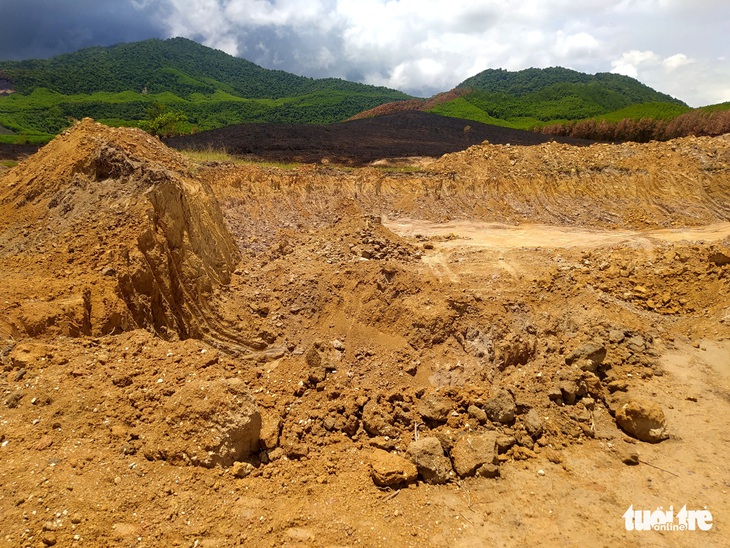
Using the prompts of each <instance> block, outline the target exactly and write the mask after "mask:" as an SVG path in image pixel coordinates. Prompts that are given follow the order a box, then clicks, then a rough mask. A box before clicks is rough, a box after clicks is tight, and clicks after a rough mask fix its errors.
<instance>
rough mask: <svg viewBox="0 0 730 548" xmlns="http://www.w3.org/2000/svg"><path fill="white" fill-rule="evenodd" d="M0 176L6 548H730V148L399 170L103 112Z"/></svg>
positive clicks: (492, 148) (553, 150)
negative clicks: (293, 160) (655, 424)
mask: <svg viewBox="0 0 730 548" xmlns="http://www.w3.org/2000/svg"><path fill="white" fill-rule="evenodd" d="M398 152H400V151H398ZM392 156H401V154H392V155H385V156H383V157H381V159H387V158H389V157H392ZM0 177H2V178H1V179H0V279H1V280H2V283H0V303H2V315H0V345H1V346H0V357H1V358H2V370H3V372H2V375H1V376H0V486H2V488H1V489H0V542H2V543H3V545H6V546H53V545H57V546H118V545H125V546H126V545H129V546H208V547H213V546H220V547H223V546H235V545H246V546H248V545H253V546H282V545H283V546H355V545H361V546H393V545H400V546H443V545H447V544H448V545H453V546H464V547H467V546H468V547H472V546H494V545H497V546H518V545H542V546H585V545H590V546H615V545H621V546H644V545H653V546H696V545H702V546H718V547H719V546H724V545H726V544H727V540H726V539H727V537H728V531H729V529H728V527H729V526H728V523H730V507H728V503H727V501H728V490H729V489H730V472H729V471H728V469H727V466H726V465H725V461H726V458H725V456H726V455H727V454H728V451H730V426H728V422H727V421H726V420H724V417H726V416H727V415H728V413H729V412H730V297H729V296H728V295H729V291H730V139H728V137H727V136H725V137H719V138H700V139H696V138H687V139H680V140H676V141H671V142H668V143H650V144H647V145H631V144H625V145H592V146H589V147H574V146H569V145H567V144H559V143H543V144H538V145H534V146H515V145H514V144H512V143H510V146H507V145H506V144H505V145H497V144H479V145H475V146H472V147H470V148H468V149H466V150H464V151H462V152H457V153H455V154H448V155H446V156H443V157H441V158H433V159H431V161H430V162H428V163H427V164H420V167H417V166H416V167H414V168H413V169H412V170H409V171H402V172H401V171H387V170H382V169H378V168H375V167H363V168H358V169H342V168H335V167H331V166H327V165H301V166H298V167H295V168H292V169H284V168H274V167H261V166H255V165H232V164H230V165H229V164H222V165H213V166H204V165H196V164H193V163H190V162H188V161H187V160H185V158H184V157H182V156H180V155H179V154H178V153H176V152H175V151H173V150H171V149H168V148H167V147H166V146H165V145H163V144H162V143H161V142H160V141H158V140H156V139H153V138H151V137H149V136H148V135H146V134H145V133H143V132H141V131H137V130H130V129H110V128H106V127H104V126H101V125H98V124H95V123H94V122H92V121H90V120H84V121H83V122H81V123H79V124H78V125H76V126H75V127H74V128H72V129H71V130H69V131H68V132H67V133H65V134H64V135H62V136H59V137H58V138H57V139H56V140H54V141H53V142H52V143H50V144H49V145H47V146H46V147H44V148H43V149H42V150H41V151H39V153H38V154H36V155H34V156H32V157H30V158H28V159H27V160H25V161H23V162H21V163H20V164H19V165H18V166H16V167H14V168H12V169H9V170H7V171H6V172H5V173H4V174H1V175H0ZM586 348H590V349H592V350H590V351H586V350H585V349H586ZM581 349H583V350H581ZM581 352H584V354H581ZM588 354H590V355H591V356H593V357H592V358H591V357H587V356H588ZM596 356H599V357H596ZM629 401H634V402H644V403H646V404H647V405H649V404H656V405H657V406H658V408H659V409H660V411H661V412H662V413H663V415H664V417H665V423H666V424H665V425H664V426H665V427H666V428H665V429H664V430H661V432H660V434H662V435H661V436H660V438H663V439H662V441H659V442H658V443H649V442H646V441H641V440H640V439H638V437H641V435H639V434H637V433H636V432H634V433H631V432H627V431H626V430H624V429H622V428H621V427H619V426H618V423H617V419H616V417H617V416H620V414H621V412H622V409H625V405H626V404H627V403H628V402H629ZM647 420H648V419H647ZM624 428H625V427H624ZM424 438H436V439H437V440H438V444H437V446H440V447H441V449H442V451H443V455H441V457H442V459H443V462H445V463H446V466H447V467H448V468H449V469H450V468H451V466H452V464H453V465H454V469H453V470H450V471H449V474H448V475H446V476H445V477H444V478H443V481H444V483H439V484H433V483H428V482H427V481H426V480H427V476H426V475H425V472H424V470H423V466H424V463H423V461H421V460H418V459H416V462H415V463H414V464H417V465H419V466H421V469H420V470H418V477H417V478H416V479H414V478H413V477H412V476H410V475H409V472H408V466H412V465H411V464H409V463H407V462H406V461H407V460H408V459H409V458H410V459H413V457H412V456H409V455H411V454H410V453H409V452H408V449H409V446H410V444H411V443H412V442H413V441H415V440H416V439H424ZM477 439H479V440H482V443H483V440H485V439H489V440H492V443H493V447H487V449H486V450H485V451H484V454H486V453H489V455H488V458H487V459H486V460H483V461H479V464H480V465H482V462H483V465H482V467H481V468H475V469H471V470H470V471H468V472H464V471H463V469H462V468H463V462H461V461H459V459H460V455H461V454H462V453H463V452H464V451H465V447H466V450H467V452H468V447H467V446H468V445H469V444H471V443H472V441H473V440H477ZM495 440H496V441H495ZM475 443H476V442H475ZM492 450H493V454H492V453H490V451H492ZM484 454H482V453H480V454H472V455H469V457H470V458H473V459H477V460H478V459H479V458H486V457H484ZM404 459H405V460H404ZM625 462H627V463H631V464H625ZM403 463H405V465H404V464H403ZM381 465H384V466H390V467H392V468H394V470H391V472H393V474H394V475H391V476H390V477H391V478H392V477H397V475H398V474H399V473H400V474H403V477H406V476H408V480H407V481H404V482H401V483H397V481H395V480H394V481H392V482H391V481H387V482H386V483H390V484H389V485H386V486H383V485H377V484H376V481H378V482H380V483H383V482H382V481H381V480H382V477H381V476H380V475H379V470H380V468H379V467H380V466H381ZM406 465H408V466H406ZM458 470H462V472H463V473H457V471H458ZM495 475H496V477H481V476H495ZM684 505H686V507H687V509H690V510H699V509H707V510H709V511H710V512H711V513H712V517H713V522H712V528H711V529H710V530H709V531H699V530H698V531H627V530H626V527H625V521H624V518H623V517H622V516H623V514H624V513H625V512H626V511H627V509H628V508H629V507H630V506H633V508H634V509H636V510H652V511H653V510H656V509H657V508H658V507H663V508H665V509H668V508H669V507H670V506H672V507H673V508H674V510H675V513H676V512H679V510H680V509H681V508H682V506H684Z"/></svg>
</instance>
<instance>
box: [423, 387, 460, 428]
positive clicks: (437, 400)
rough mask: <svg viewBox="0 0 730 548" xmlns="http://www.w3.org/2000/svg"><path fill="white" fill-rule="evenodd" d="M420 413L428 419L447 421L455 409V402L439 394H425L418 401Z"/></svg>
mask: <svg viewBox="0 0 730 548" xmlns="http://www.w3.org/2000/svg"><path fill="white" fill-rule="evenodd" d="M417 409H418V413H419V414H420V415H421V417H423V418H424V419H425V420H427V421H433V422H446V421H447V420H448V419H449V415H451V412H452V411H453V410H454V403H453V402H452V401H451V400H450V399H448V398H445V397H443V396H440V395H438V394H433V393H431V394H425V395H424V396H423V397H422V398H421V399H420V400H419V402H418V406H417Z"/></svg>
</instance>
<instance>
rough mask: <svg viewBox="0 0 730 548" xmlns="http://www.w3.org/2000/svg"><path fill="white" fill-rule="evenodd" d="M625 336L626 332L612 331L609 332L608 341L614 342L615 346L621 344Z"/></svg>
mask: <svg viewBox="0 0 730 548" xmlns="http://www.w3.org/2000/svg"><path fill="white" fill-rule="evenodd" d="M624 338H625V335H624V332H623V331H622V330H620V329H612V330H611V331H609V332H608V340H609V342H612V343H613V344H619V343H622V342H623V341H624Z"/></svg>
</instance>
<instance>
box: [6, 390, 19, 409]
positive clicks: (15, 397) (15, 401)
mask: <svg viewBox="0 0 730 548" xmlns="http://www.w3.org/2000/svg"><path fill="white" fill-rule="evenodd" d="M22 399H23V393H22V392H20V391H18V392H13V393H12V394H10V395H9V396H8V397H7V399H6V400H5V405H6V406H7V407H8V409H15V408H16V407H18V405H19V404H20V400H22Z"/></svg>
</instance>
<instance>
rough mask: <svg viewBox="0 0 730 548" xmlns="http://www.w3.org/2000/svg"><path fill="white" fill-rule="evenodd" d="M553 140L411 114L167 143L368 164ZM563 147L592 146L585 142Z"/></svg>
mask: <svg viewBox="0 0 730 548" xmlns="http://www.w3.org/2000/svg"><path fill="white" fill-rule="evenodd" d="M549 140H551V138H550V137H548V136H545V135H540V134H537V133H533V132H530V131H521V130H516V129H509V128H503V127H499V126H492V125H489V124H482V123H479V122H474V121H473V120H460V119H458V118H450V117H446V116H439V115H437V114H430V113H427V112H420V111H406V112H398V113H395V114H389V115H384V116H377V117H374V118H364V119H360V120H353V121H348V122H342V123H339V124H332V125H327V126H315V125H292V124H243V125H235V126H228V127H225V128H221V129H216V130H212V131H203V132H200V133H197V134H195V135H183V136H181V137H174V138H172V139H169V140H167V141H166V142H167V144H168V145H169V146H171V147H173V148H176V149H183V150H184V149H190V150H206V149H209V148H214V149H224V150H226V151H227V152H229V153H230V154H234V155H236V156H242V157H247V158H257V159H265V160H271V161H276V162H307V163H320V162H321V163H335V164H342V165H355V166H362V165H365V164H368V163H370V162H374V161H376V160H381V159H383V158H401V157H408V156H416V157H419V156H429V157H438V156H441V155H443V154H446V153H449V152H456V151H459V150H464V149H465V148H467V147H469V146H472V145H475V144H478V143H481V142H483V141H490V142H492V143H501V144H507V143H511V144H513V145H534V144H539V143H545V142H547V141H549ZM559 142H562V143H572V144H582V145H585V144H589V143H590V141H584V140H580V139H562V140H559Z"/></svg>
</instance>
